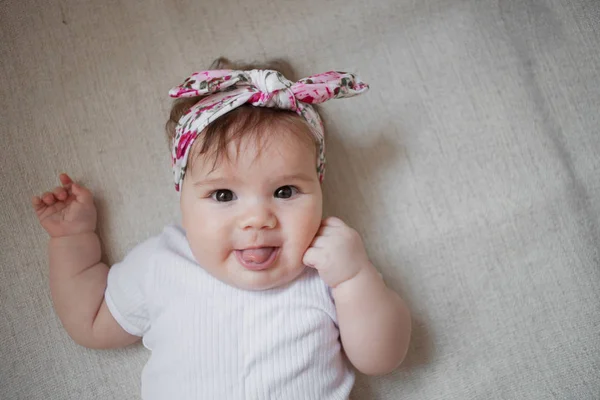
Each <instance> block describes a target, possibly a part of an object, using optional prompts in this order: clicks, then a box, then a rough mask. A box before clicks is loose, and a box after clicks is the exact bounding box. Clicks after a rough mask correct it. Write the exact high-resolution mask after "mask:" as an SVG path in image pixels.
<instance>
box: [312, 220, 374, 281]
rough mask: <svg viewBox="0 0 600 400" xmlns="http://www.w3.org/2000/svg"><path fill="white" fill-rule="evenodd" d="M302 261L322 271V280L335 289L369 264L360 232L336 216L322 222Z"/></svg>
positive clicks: (320, 273)
mask: <svg viewBox="0 0 600 400" xmlns="http://www.w3.org/2000/svg"><path fill="white" fill-rule="evenodd" d="M302 262H303V263H304V264H305V265H306V266H309V267H312V268H315V269H316V270H317V271H319V275H320V276H321V279H323V281H324V282H325V283H326V284H328V285H329V286H330V287H332V288H335V287H336V286H338V285H339V284H341V283H343V282H346V281H347V280H350V279H352V278H354V277H355V276H356V275H358V273H359V272H360V271H361V269H363V268H365V267H367V266H369V265H370V261H369V258H368V256H367V252H366V250H365V246H364V245H363V242H362V239H361V238H360V235H359V234H358V232H356V231H355V230H354V229H352V228H350V227H349V226H348V225H346V224H345V223H344V222H343V221H342V220H341V219H339V218H335V217H329V218H326V219H324V220H323V222H322V223H321V228H320V229H319V231H318V232H317V235H316V237H315V239H314V240H313V242H312V244H311V245H310V247H309V248H308V250H306V253H304V258H303V259H302Z"/></svg>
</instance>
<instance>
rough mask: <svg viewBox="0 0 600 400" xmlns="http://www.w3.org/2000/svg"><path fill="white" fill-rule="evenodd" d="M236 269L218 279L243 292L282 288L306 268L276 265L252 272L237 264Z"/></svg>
mask: <svg viewBox="0 0 600 400" xmlns="http://www.w3.org/2000/svg"><path fill="white" fill-rule="evenodd" d="M234 265H235V267H234V268H232V269H230V270H229V271H228V274H226V276H223V277H221V278H220V277H216V278H217V279H220V280H222V281H223V282H224V283H226V284H228V285H231V286H234V287H237V288H238V289H242V290H250V291H261V290H269V289H274V288H277V287H282V286H285V285H287V284H288V283H290V282H292V281H294V280H295V279H296V278H297V277H298V276H300V275H301V274H302V272H304V270H305V269H306V267H305V266H304V265H302V263H301V262H300V263H297V264H295V266H294V267H289V266H283V265H275V266H274V267H273V268H269V269H266V270H263V271H250V270H246V269H244V268H243V267H241V266H240V265H239V264H237V263H235V264H234Z"/></svg>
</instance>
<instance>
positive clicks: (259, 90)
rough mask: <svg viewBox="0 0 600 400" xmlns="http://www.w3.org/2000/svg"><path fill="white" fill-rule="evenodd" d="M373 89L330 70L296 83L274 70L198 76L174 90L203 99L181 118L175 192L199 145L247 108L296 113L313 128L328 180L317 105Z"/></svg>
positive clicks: (320, 170)
mask: <svg viewBox="0 0 600 400" xmlns="http://www.w3.org/2000/svg"><path fill="white" fill-rule="evenodd" d="M368 88H369V86H368V85H367V84H365V83H364V82H362V81H361V80H360V79H359V78H358V77H357V76H355V75H353V74H348V73H345V72H336V71H330V72H325V73H322V74H318V75H313V76H309V77H307V78H304V79H300V80H299V81H298V82H295V83H294V82H291V81H290V80H288V79H286V78H285V77H284V76H283V75H282V74H281V73H280V72H278V71H273V70H257V69H255V70H250V71H238V70H210V71H201V72H196V73H194V74H192V75H191V76H190V77H189V78H187V79H186V80H185V81H184V82H183V83H182V84H181V85H179V86H176V87H174V88H173V89H171V90H170V91H169V95H170V96H171V97H174V98H180V97H194V96H202V99H200V101H199V102H198V103H196V104H195V105H194V106H192V107H191V108H190V109H189V111H188V112H187V113H186V114H185V115H184V116H182V117H181V119H180V120H179V123H178V125H177V127H176V130H175V131H176V132H175V139H174V140H173V143H172V145H173V146H172V164H173V177H174V181H175V189H176V190H177V191H179V190H180V187H181V182H182V181H183V177H184V175H185V169H186V166H187V160H188V156H189V152H190V149H191V147H192V144H193V142H194V140H195V139H196V138H197V137H198V135H199V134H200V133H201V132H202V130H204V128H206V127H207V126H208V125H209V124H210V123H211V122H213V121H214V120H216V119H217V118H219V117H220V116H222V115H224V114H226V113H227V112H229V111H231V110H233V109H235V108H237V107H240V106H242V105H244V104H247V103H248V104H251V105H253V106H257V107H271V108H279V109H284V110H292V111H295V112H296V113H297V114H298V115H300V116H302V117H303V118H304V119H305V120H306V121H307V122H308V124H309V126H310V127H311V131H312V133H313V134H314V135H315V138H316V139H317V141H318V143H319V157H318V160H317V172H318V174H319V179H320V180H322V179H323V174H324V171H325V145H324V143H325V142H324V130H323V123H322V121H321V118H320V117H319V114H318V113H317V112H316V111H315V110H314V108H313V107H312V106H311V104H319V103H323V102H325V101H327V100H331V99H339V98H344V97H352V96H356V95H358V94H361V93H363V92H365V91H367V90H368Z"/></svg>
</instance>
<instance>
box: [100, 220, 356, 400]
mask: <svg viewBox="0 0 600 400" xmlns="http://www.w3.org/2000/svg"><path fill="white" fill-rule="evenodd" d="M106 301H107V304H108V307H109V309H110V311H111V313H112V314H113V316H114V317H115V319H116V320H117V321H118V322H119V324H120V325H121V326H122V327H123V329H125V330H126V331H128V332H130V333H131V334H134V335H138V336H143V343H144V346H146V347H147V348H148V349H150V350H151V351H152V355H151V357H150V360H149V361H148V363H147V364H146V366H145V367H144V371H143V373H142V397H143V398H144V399H149V400H150V399H166V398H174V399H247V400H253V399H261V400H264V399H311V400H313V399H347V398H348V395H349V393H350V390H351V389H352V385H353V383H354V374H353V372H352V370H351V369H350V368H349V366H348V365H347V364H346V362H345V360H344V357H343V355H342V349H341V345H340V342H339V331H338V328H337V323H336V312H335V306H334V304H333V300H332V297H331V293H330V291H329V288H328V287H327V285H326V284H325V283H324V282H323V281H322V280H321V279H320V278H319V276H318V274H317V273H316V272H315V271H314V270H309V269H307V270H306V271H305V272H304V273H303V274H302V275H301V276H300V277H299V278H297V279H296V280H295V281H294V282H292V283H290V284H288V285H286V286H285V287H280V288H276V289H272V290H267V291H259V292H252V291H243V290H240V289H237V288H235V287H232V286H229V285H226V284H224V283H222V282H220V281H219V280H217V279H215V278H214V277H212V275H210V274H209V273H207V272H206V271H205V270H204V269H203V268H202V267H200V266H199V265H198V264H197V263H196V261H195V260H194V257H193V256H192V253H191V250H190V248H189V246H188V243H187V240H186V237H185V233H184V231H183V230H182V229H181V228H180V227H179V226H174V225H170V226H167V227H166V228H165V229H164V231H163V232H162V233H161V234H160V235H159V236H157V237H154V238H151V239H149V240H147V241H146V242H144V243H142V244H140V245H138V246H137V247H136V248H134V249H133V251H132V252H131V253H130V254H129V255H128V256H127V257H126V258H125V259H124V260H123V262H121V263H118V264H116V265H114V266H113V267H112V268H111V270H110V273H109V276H108V286H107V290H106Z"/></svg>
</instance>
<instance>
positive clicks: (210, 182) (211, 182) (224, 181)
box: [194, 177, 236, 186]
mask: <svg viewBox="0 0 600 400" xmlns="http://www.w3.org/2000/svg"><path fill="white" fill-rule="evenodd" d="M235 181H236V179H235V178H224V177H215V178H210V179H200V180H198V181H196V182H194V186H218V185H231V184H232V183H235Z"/></svg>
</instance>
